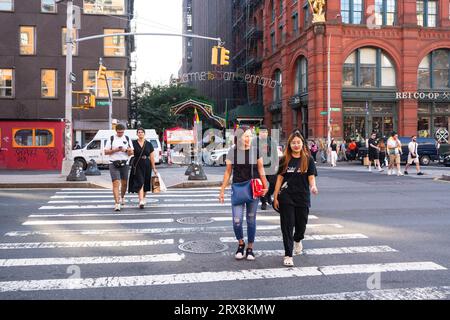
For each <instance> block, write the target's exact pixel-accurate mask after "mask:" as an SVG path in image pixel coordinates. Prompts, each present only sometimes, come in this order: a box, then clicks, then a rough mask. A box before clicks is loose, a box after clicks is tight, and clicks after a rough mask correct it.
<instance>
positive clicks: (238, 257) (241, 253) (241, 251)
mask: <svg viewBox="0 0 450 320" xmlns="http://www.w3.org/2000/svg"><path fill="white" fill-rule="evenodd" d="M244 249H245V243H243V244H240V245H239V246H238V249H237V251H236V254H235V255H234V257H235V258H236V260H242V259H244V258H245V256H244Z"/></svg>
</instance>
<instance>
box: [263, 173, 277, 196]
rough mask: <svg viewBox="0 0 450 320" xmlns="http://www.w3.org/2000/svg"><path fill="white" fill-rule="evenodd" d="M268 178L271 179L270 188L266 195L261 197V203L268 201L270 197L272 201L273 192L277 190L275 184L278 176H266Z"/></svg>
mask: <svg viewBox="0 0 450 320" xmlns="http://www.w3.org/2000/svg"><path fill="white" fill-rule="evenodd" d="M266 179H267V181H269V190H268V191H267V193H266V194H265V195H264V197H261V203H268V202H269V199H270V201H272V200H271V199H272V195H273V192H274V191H275V184H276V182H277V176H276V175H270V176H266Z"/></svg>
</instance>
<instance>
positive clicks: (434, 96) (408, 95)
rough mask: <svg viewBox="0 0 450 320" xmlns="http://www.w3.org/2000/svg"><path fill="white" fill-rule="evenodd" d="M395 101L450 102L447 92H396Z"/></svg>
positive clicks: (449, 94) (449, 95)
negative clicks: (426, 100)
mask: <svg viewBox="0 0 450 320" xmlns="http://www.w3.org/2000/svg"><path fill="white" fill-rule="evenodd" d="M395 98H396V99H397V100H425V99H428V100H450V91H449V92H396V93H395Z"/></svg>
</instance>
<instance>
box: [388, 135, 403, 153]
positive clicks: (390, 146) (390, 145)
mask: <svg viewBox="0 0 450 320" xmlns="http://www.w3.org/2000/svg"><path fill="white" fill-rule="evenodd" d="M387 147H388V149H394V148H395V149H394V150H395V154H399V151H400V150H399V149H398V148H399V143H398V142H397V140H395V139H394V138H392V137H391V138H389V139H388V141H387Z"/></svg>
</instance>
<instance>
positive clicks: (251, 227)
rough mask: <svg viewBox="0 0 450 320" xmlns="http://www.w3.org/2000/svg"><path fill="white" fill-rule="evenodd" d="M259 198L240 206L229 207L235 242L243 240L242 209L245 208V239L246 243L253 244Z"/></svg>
mask: <svg viewBox="0 0 450 320" xmlns="http://www.w3.org/2000/svg"><path fill="white" fill-rule="evenodd" d="M258 203H259V198H257V199H255V200H253V201H252V202H248V203H246V204H240V205H237V206H231V208H232V212H233V230H234V234H235V236H236V239H237V240H243V239H244V231H243V228H242V224H243V220H244V209H245V207H247V215H246V220H247V237H248V242H249V243H253V242H255V234H256V210H257V209H258Z"/></svg>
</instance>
